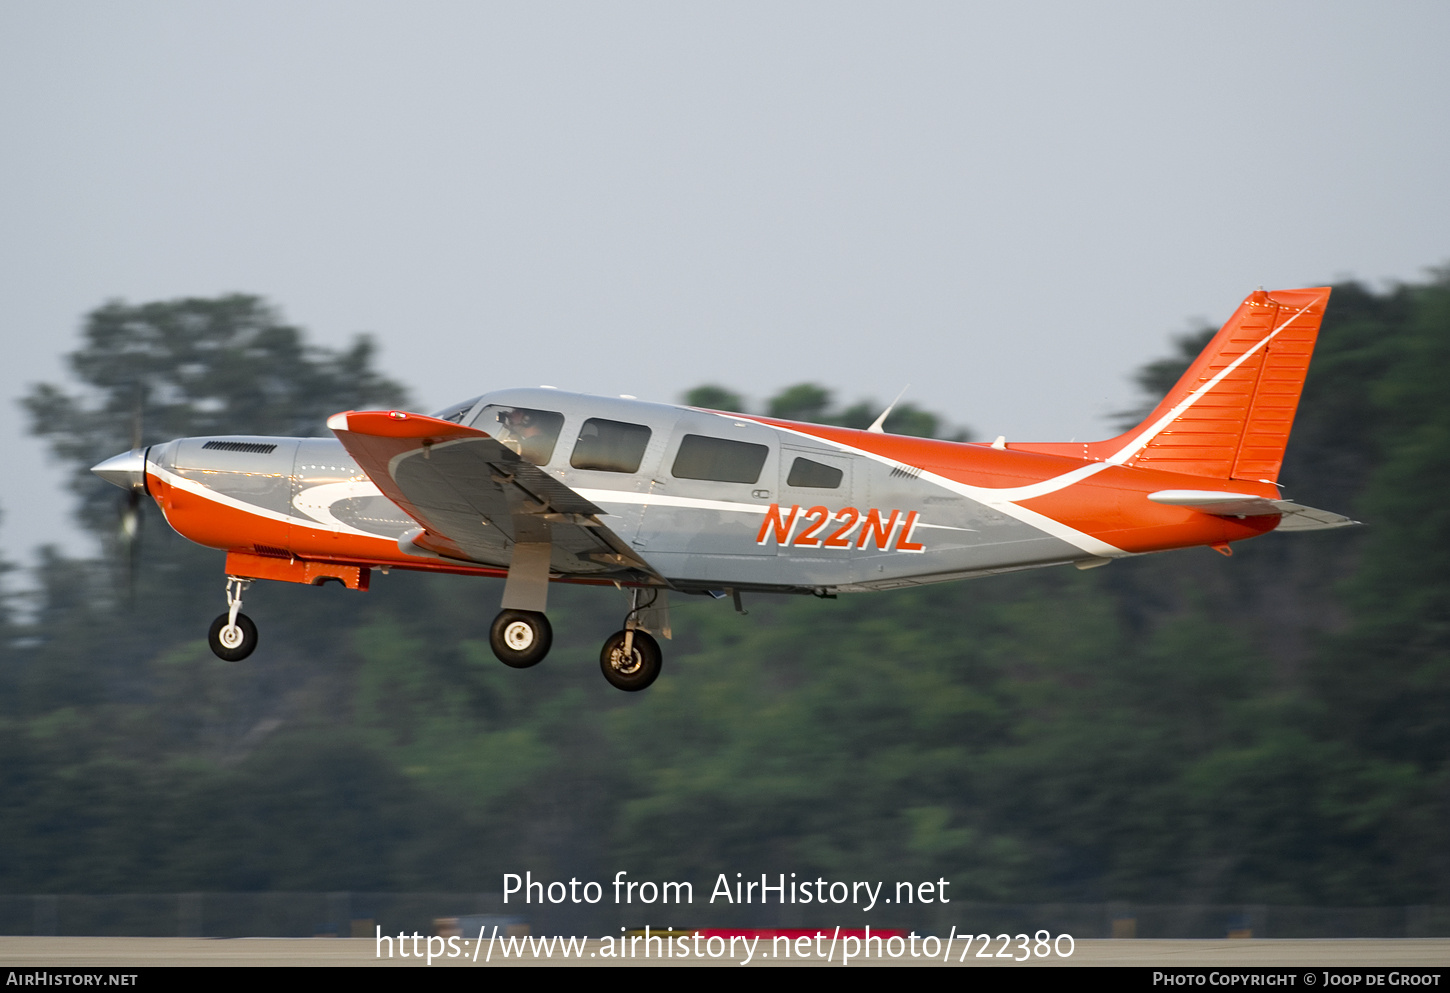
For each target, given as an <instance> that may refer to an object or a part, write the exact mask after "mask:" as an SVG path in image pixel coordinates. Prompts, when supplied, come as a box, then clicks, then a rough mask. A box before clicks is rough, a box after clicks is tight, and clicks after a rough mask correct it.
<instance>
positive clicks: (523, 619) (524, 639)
mask: <svg viewBox="0 0 1450 993" xmlns="http://www.w3.org/2000/svg"><path fill="white" fill-rule="evenodd" d="M553 644H554V629H553V628H552V627H551V626H550V625H549V619H548V618H547V617H545V616H544V615H543V614H541V613H539V612H538V611H537V610H501V611H499V614H498V616H497V617H495V618H494V619H493V627H492V628H490V629H489V632H488V645H489V647H490V648H492V649H493V654H494V655H496V656H498V660H499V661H500V662H502V663H503V664H504V665H506V666H509V667H511V668H514V669H527V668H528V667H529V666H531V665H538V664H539V663H540V662H542V661H544V656H545V655H548V654H549V647H550V646H551V645H553Z"/></svg>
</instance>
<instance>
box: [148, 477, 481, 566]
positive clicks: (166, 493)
mask: <svg viewBox="0 0 1450 993" xmlns="http://www.w3.org/2000/svg"><path fill="white" fill-rule="evenodd" d="M146 484H147V488H148V489H149V491H150V492H151V494H152V495H153V496H154V497H155V498H156V503H157V504H158V505H159V506H160V507H161V512H162V513H163V514H165V515H166V520H167V523H169V524H170V525H171V526H172V527H173V528H175V529H176V532H177V533H178V534H180V535H182V536H183V537H185V538H188V539H190V540H191V541H194V542H196V543H197V544H198V545H206V546H207V547H209V548H220V549H223V550H225V551H250V550H251V549H253V548H254V547H256V546H258V545H262V546H270V547H272V548H280V549H285V550H286V551H288V552H290V553H291V554H292V555H294V556H296V557H297V558H299V559H312V560H316V561H319V562H337V563H341V564H345V565H362V566H374V565H386V566H392V567H396V568H399V569H416V570H421V571H425V572H452V573H467V574H469V575H482V576H504V575H507V574H508V570H506V569H496V568H492V567H489V566H483V565H480V566H471V565H468V564H467V563H463V562H459V563H456V564H455V563H451V562H439V561H436V560H433V559H424V558H419V557H417V556H413V555H407V554H405V553H404V552H403V551H402V550H401V549H399V548H398V543H397V542H396V541H394V540H393V539H391V538H384V537H371V536H366V535H358V534H348V533H345V532H340V531H330V530H327V529H325V528H319V527H309V526H308V525H307V524H306V523H305V522H303V521H296V523H289V522H286V521H279V520H276V519H275V518H272V517H267V516H264V515H262V514H252V513H248V512H247V511H245V510H241V509H239V508H237V507H231V506H228V505H226V504H223V503H218V502H217V501H215V500H209V499H207V498H206V497H204V496H202V495H200V494H198V493H194V492H192V491H190V490H186V489H183V488H181V487H179V486H173V485H171V484H170V483H168V482H166V481H165V480H163V479H162V478H160V477H159V476H156V475H154V474H152V473H147V474H146Z"/></svg>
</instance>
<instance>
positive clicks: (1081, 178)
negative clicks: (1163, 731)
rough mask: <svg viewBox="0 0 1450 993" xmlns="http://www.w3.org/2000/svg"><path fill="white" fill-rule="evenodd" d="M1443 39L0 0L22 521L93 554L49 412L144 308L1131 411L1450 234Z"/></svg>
mask: <svg viewBox="0 0 1450 993" xmlns="http://www.w3.org/2000/svg"><path fill="white" fill-rule="evenodd" d="M1447 39H1450V4H1446V3H1443V2H1427V3H1384V4H1374V5H1370V4H1366V3H1332V2H1322V0H1321V2H1312V3H1307V2H1306V3H1225V2H1214V3H1203V4H1190V3H1161V2H1153V3H1091V4H1086V3H1035V4H1034V3H1016V4H972V3H964V2H955V3H909V2H902V0H892V2H890V3H869V4H868V3H847V2H842V0H833V2H829V3H788V2H770V3H746V2H739V0H732V2H729V3H713V4H692V3H682V2H678V0H676V2H668V3H592V2H591V3H583V2H581V3H558V4H549V3H537V2H530V3H522V2H515V3H507V4H496V3H481V2H467V3H419V2H410V3H406V4H404V3H368V2H361V0H347V2H334V3H325V2H306V0H287V2H285V3H274V2H261V0H247V2H244V3H222V2H215V0H209V2H207V3H181V2H94V3H67V2H58V0H47V2H44V3H41V2H34V0H25V2H16V0H0V136H3V138H0V335H3V341H4V345H5V357H6V361H5V362H4V365H3V371H0V394H3V397H4V403H5V405H6V406H7V407H8V408H9V418H8V420H9V422H10V424H11V425H12V428H11V430H9V431H8V432H5V433H4V434H3V435H0V453H3V457H4V459H5V464H6V466H7V470H8V471H7V472H6V473H5V474H4V478H3V482H0V511H3V514H4V517H3V524H0V546H3V548H4V549H5V550H6V552H7V554H8V555H10V556H11V557H12V558H26V557H28V551H29V550H30V549H31V548H33V547H34V546H36V545H39V544H41V543H43V542H55V543H59V544H61V545H62V546H64V547H66V548H67V549H69V550H71V551H74V552H84V551H87V550H88V546H87V545H86V543H85V541H84V540H83V539H81V538H79V537H77V536H76V534H75V532H74V529H73V528H72V526H71V525H70V523H69V517H68V512H69V500H68V497H67V496H66V495H65V494H64V492H63V490H62V488H61V477H60V474H59V473H58V472H57V471H56V470H55V469H54V468H53V467H49V466H48V465H47V463H46V459H45V455H44V452H43V449H42V448H41V447H40V446H39V445H38V444H36V443H35V442H34V441H33V440H31V439H29V438H28V437H26V436H25V430H26V422H25V419H24V417H23V416H22V414H21V412H20V411H19V410H18V408H17V407H16V406H15V399H16V398H17V397H19V396H20V395H22V394H23V393H25V392H26V390H27V389H28V387H29V384H31V383H34V382H38V381H51V382H63V381H65V377H66V371H65V369H64V367H63V364H62V362H61V360H60V357H61V356H62V355H63V354H64V353H65V352H67V351H69V350H71V349H73V348H74V347H75V346H76V344H77V338H76V330H77V328H78V326H79V323H80V320H81V317H82V315H83V314H85V313H86V312H88V311H89V310H91V309H93V308H95V307H96V306H98V305H100V304H101V303H103V302H104V301H106V300H108V299H112V298H123V299H126V300H128V301H132V302H142V301H148V300H157V299H171V298H176V297H181V296H209V295H215V294H220V293H225V292H233V291H241V292H249V293H257V294H261V295H263V296H266V297H268V298H269V299H271V300H272V301H274V302H275V303H277V304H278V305H280V306H281V307H282V309H283V311H284V312H285V314H286V315H287V317H288V318H289V319H291V320H292V321H294V322H295V323H298V324H300V325H302V326H304V327H306V328H308V329H309V330H310V331H311V333H312V336H313V339H314V340H316V341H318V342H320V343H323V344H330V345H341V344H343V343H345V342H346V341H347V340H348V339H349V338H350V337H351V336H352V335H353V334H355V333H357V332H359V331H367V332H370V333H372V334H374V335H375V336H376V337H377V339H378V341H379V342H380V344H381V345H382V364H383V365H384V367H385V368H386V369H387V371H389V372H390V373H392V374H393V375H394V376H396V377H398V378H399V379H401V380H402V381H404V382H405V383H406V384H407V385H408V386H409V387H410V388H411V389H412V390H413V391H414V393H415V395H416V396H417V398H418V400H419V402H420V404H421V405H423V406H424V407H435V406H442V405H443V404H444V403H446V402H448V401H450V400H454V399H461V398H463V397H466V396H470V395H473V394H475V393H479V392H482V391H484V390H487V389H492V388H496V387H505V386H516V385H538V384H540V383H548V384H551V385H555V386H558V387H561V388H564V389H573V390H582V391H587V392H598V393H607V394H615V393H631V394H636V395H638V396H641V397H644V398H649V399H660V400H673V399H675V398H676V397H677V396H678V395H679V393H680V392H681V391H682V390H684V389H686V388H688V387H690V386H693V385H697V384H699V383H702V382H707V381H711V382H718V383H721V384H724V385H727V386H731V387H733V388H735V389H738V390H740V391H742V392H744V393H745V394H746V395H747V396H750V397H751V398H753V399H754V400H756V401H757V402H758V401H759V400H760V399H761V398H763V397H766V396H769V395H770V394H772V393H774V392H775V391H777V390H778V389H779V388H780V387H782V386H784V385H787V384H790V383H794V382H800V381H802V380H815V381H818V382H820V383H823V384H825V385H828V386H831V387H834V388H837V389H838V390H839V391H840V393H841V397H842V399H843V400H847V401H851V400H855V399H858V398H860V397H862V396H873V397H876V398H878V399H881V400H886V399H889V398H890V397H892V396H894V395H895V394H896V392H897V391H898V390H899V389H901V387H902V386H903V385H905V384H907V383H910V384H911V389H910V392H909V393H908V395H907V398H908V399H910V400H912V401H913V402H916V403H918V404H920V405H922V406H924V407H926V408H928V409H931V410H935V411H938V412H940V413H942V414H944V415H946V416H947V417H948V418H949V419H951V420H953V421H954V422H957V423H963V424H967V425H970V426H971V427H972V428H974V429H975V430H976V432H977V434H978V436H985V437H988V438H990V437H992V436H995V435H997V434H1005V435H1006V436H1007V437H1008V438H1009V439H1011V438H1016V439H1021V440H1027V439H1029V438H1031V439H1039V440H1042V439H1049V440H1059V439H1062V440H1065V439H1068V438H1072V437H1077V438H1087V437H1089V436H1094V437H1097V436H1102V435H1105V434H1107V433H1108V429H1107V425H1106V420H1105V415H1107V414H1109V413H1110V412H1112V411H1114V410H1117V409H1121V408H1122V407H1123V406H1125V405H1126V404H1128V403H1129V401H1130V399H1131V396H1132V391H1131V388H1130V385H1129V383H1128V380H1127V378H1126V377H1127V375H1128V374H1129V373H1130V372H1131V371H1132V370H1133V369H1134V368H1136V367H1137V366H1138V365H1140V364H1142V363H1143V362H1144V361H1146V360H1148V359H1150V358H1153V357H1156V356H1158V355H1160V354H1162V353H1163V352H1164V350H1165V348H1166V343H1167V337H1168V336H1169V335H1170V334H1171V333H1174V332H1177V331H1181V330H1184V329H1186V328H1188V327H1191V326H1193V325H1194V324H1195V323H1196V322H1197V321H1199V320H1201V319H1207V320H1211V321H1213V322H1215V323H1217V322H1220V321H1222V320H1223V319H1224V318H1225V317H1226V316H1227V315H1228V314H1229V313H1230V312H1231V311H1232V310H1233V308H1234V307H1235V306H1236V305H1237V304H1238V302H1239V301H1240V300H1241V299H1242V298H1243V296H1244V295H1245V294H1247V293H1248V292H1249V291H1251V290H1253V289H1254V288H1255V287H1256V286H1259V285H1261V284H1262V285H1264V286H1265V287H1267V288H1270V289H1273V288H1278V287H1288V286H1303V285H1317V284H1322V283H1325V282H1328V281H1331V280H1333V279H1336V278H1343V277H1345V276H1355V277H1358V278H1361V279H1365V280H1368V281H1373V282H1378V281H1380V280H1386V279H1390V280H1406V281H1411V280H1416V279H1419V278H1421V277H1422V275H1423V269H1424V267H1426V266H1430V265H1437V264H1441V263H1444V262H1445V261H1447V260H1450V195H1447V183H1446V177H1447V176H1450V59H1447V58H1446V55H1445V50H1446V47H1445V46H1446V41H1447ZM1330 306H1331V307H1333V302H1332V301H1331V303H1330ZM1287 483H1288V484H1289V488H1290V491H1291V492H1292V485H1293V480H1288V481H1287ZM218 568H219V569H220V565H219V566H218ZM220 584H221V580H220V572H218V591H220V588H221V586H220ZM218 597H220V592H218Z"/></svg>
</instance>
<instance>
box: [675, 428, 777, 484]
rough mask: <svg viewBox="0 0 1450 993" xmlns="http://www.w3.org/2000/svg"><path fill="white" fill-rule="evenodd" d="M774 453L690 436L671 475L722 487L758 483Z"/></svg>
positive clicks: (753, 447)
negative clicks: (761, 471)
mask: <svg viewBox="0 0 1450 993" xmlns="http://www.w3.org/2000/svg"><path fill="white" fill-rule="evenodd" d="M769 454H770V449H769V448H767V447H766V446H765V445H752V444H750V443H749V442H745V441H731V440H729V439H728V438H709V437H706V436H705V435H701V434H687V435H685V439H684V441H681V442H680V451H679V454H677V455H676V456H675V464H674V467H673V468H671V469H670V474H671V475H672V476H674V477H675V478H676V479H709V480H714V481H715V482H719V483H754V482H757V481H758V480H759V479H760V470H761V469H762V468H764V467H765V458H766V456H767V455H769Z"/></svg>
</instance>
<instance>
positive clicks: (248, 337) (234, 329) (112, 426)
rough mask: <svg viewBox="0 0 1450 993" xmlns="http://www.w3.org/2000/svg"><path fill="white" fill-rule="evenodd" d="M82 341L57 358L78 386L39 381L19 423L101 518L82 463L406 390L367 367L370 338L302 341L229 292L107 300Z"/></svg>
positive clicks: (103, 526) (264, 427)
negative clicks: (331, 343)
mask: <svg viewBox="0 0 1450 993" xmlns="http://www.w3.org/2000/svg"><path fill="white" fill-rule="evenodd" d="M82 336H83V338H84V344H83V345H82V347H81V348H80V349H78V350H77V351H75V352H72V353H71V354H70V355H69V356H68V361H69V365H70V367H71V370H72V372H74V373H75V375H76V377H77V378H78V379H79V380H80V382H81V384H82V390H81V392H80V393H79V394H70V393H67V392H65V391H63V390H62V389H61V388H60V387H57V386H53V385H50V384H40V385H37V386H35V387H34V388H33V389H32V390H31V392H30V395H29V396H27V397H26V398H25V400H24V405H25V407H26V409H27V410H28V411H29V412H30V416H31V432H32V433H33V434H35V435H37V436H39V437H42V438H45V439H47V440H48V441H49V443H50V446H51V450H52V452H53V453H54V454H55V456H56V457H57V458H58V459H59V460H61V461H62V462H64V463H67V464H69V465H70V466H71V467H72V469H73V471H74V475H73V479H72V487H73V488H74V489H75V490H76V491H77V492H78V493H80V494H81V495H82V499H83V511H82V519H83V520H84V521H85V523H86V524H87V525H88V526H90V527H92V528H95V529H97V530H100V531H102V532H105V531H109V530H110V528H111V527H112V526H113V524H112V521H113V514H112V513H111V511H110V506H111V503H112V501H111V499H110V497H111V495H112V494H111V492H109V486H108V485H107V484H106V483H104V482H102V481H101V480H98V479H96V478H95V477H94V476H92V475H91V474H90V473H89V472H88V470H89V468H90V467H91V466H93V465H95V464H96V463H97V462H100V461H101V460H102V459H105V458H109V457H110V456H112V455H116V454H119V453H121V452H124V451H127V450H128V449H130V448H133V447H135V445H136V444H137V439H136V437H135V435H136V434H137V432H138V431H139V433H140V435H141V437H140V443H141V444H152V443H155V442H158V441H167V440H170V439H172V438H180V437H187V436H192V435H200V434H273V435H287V436H313V435H319V434H323V433H325V430H326V429H325V422H326V420H327V418H328V416H329V415H331V414H335V413H337V412H338V411H340V410H348V409H356V408H367V407H375V406H380V407H398V406H404V405H406V402H407V401H406V393H405V392H404V390H403V388H402V387H401V386H399V385H398V384H396V383H394V382H393V381H392V380H389V379H387V378H386V377H384V376H381V375H379V374H378V373H376V372H375V371H373V369H372V359H373V344H372V342H371V341H370V340H369V339H368V338H366V337H359V338H357V339H356V340H355V341H354V342H353V345H352V347H351V348H349V349H347V350H346V351H342V352H332V351H329V350H327V349H322V348H317V347H314V346H309V345H306V344H305V343H304V341H303V337H302V331H301V330H300V329H298V328H296V327H293V326H291V325H289V324H286V323H283V321H282V318H281V316H280V314H279V313H278V312H277V311H276V309H275V308H273V307H272V306H270V305H269V304H267V303H266V302H265V301H263V300H262V299H260V298H259V297H253V296H243V295H234V296H226V297H219V298H216V299H194V298H193V299H185V300H172V301H166V302H158V303H146V304H138V305H131V304H127V303H124V302H121V301H113V302H111V303H108V304H106V305H105V306H104V307H101V308H100V309H98V310H96V311H93V312H92V313H91V314H89V315H88V316H87V317H86V320H85V325H84V327H83V328H82Z"/></svg>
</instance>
